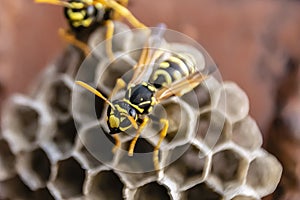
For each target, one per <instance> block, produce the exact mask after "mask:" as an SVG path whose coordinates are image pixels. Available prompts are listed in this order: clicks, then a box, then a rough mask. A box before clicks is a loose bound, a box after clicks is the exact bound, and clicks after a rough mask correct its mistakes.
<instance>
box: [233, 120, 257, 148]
mask: <svg viewBox="0 0 300 200" xmlns="http://www.w3.org/2000/svg"><path fill="white" fill-rule="evenodd" d="M232 129H233V130H232V140H233V141H234V142H235V143H236V144H238V145H239V146H241V147H243V148H246V149H248V150H250V151H254V150H255V149H258V148H259V147H260V146H261V145H262V135H261V132H260V130H259V128H258V126H257V124H256V122H255V121H254V120H253V119H252V118H251V117H249V116H248V117H246V118H245V119H243V120H241V121H239V122H237V123H235V124H234V125H233V128H232Z"/></svg>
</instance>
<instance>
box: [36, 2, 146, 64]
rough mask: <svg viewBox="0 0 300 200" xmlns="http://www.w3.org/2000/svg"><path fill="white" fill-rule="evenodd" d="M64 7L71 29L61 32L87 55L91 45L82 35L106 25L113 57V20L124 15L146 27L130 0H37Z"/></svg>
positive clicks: (108, 47)
mask: <svg viewBox="0 0 300 200" xmlns="http://www.w3.org/2000/svg"><path fill="white" fill-rule="evenodd" d="M35 2H37V3H48V4H53V5H59V6H63V7H64V14H65V17H66V19H67V20H68V23H69V26H70V29H71V30H64V29H60V30H59V34H60V35H61V36H62V37H63V38H64V39H65V40H66V41H67V42H69V43H71V44H73V45H74V46H76V47H78V48H80V49H81V50H83V52H84V53H85V54H86V55H87V54H89V52H90V49H89V47H88V46H87V45H86V44H85V42H84V41H82V40H83V39H82V35H86V34H89V33H91V32H92V31H93V30H95V28H97V27H99V26H103V25H104V26H106V27H107V31H106V39H107V40H108V42H107V47H106V51H107V54H108V55H109V57H110V58H113V53H112V44H111V38H112V36H113V33H114V23H113V20H119V19H120V18H122V17H124V18H126V19H127V20H128V22H129V23H130V24H131V25H132V26H133V27H135V28H146V26H145V25H144V24H142V23H141V22H139V21H138V20H137V19H136V18H135V17H134V16H133V15H132V13H131V12H130V11H129V10H128V9H127V8H126V7H127V5H128V0H35Z"/></svg>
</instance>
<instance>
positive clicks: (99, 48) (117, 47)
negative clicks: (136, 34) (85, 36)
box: [88, 21, 132, 59]
mask: <svg viewBox="0 0 300 200" xmlns="http://www.w3.org/2000/svg"><path fill="white" fill-rule="evenodd" d="M113 23H114V24H115V29H114V37H113V39H112V51H113V52H114V53H116V52H119V51H121V52H122V51H125V50H126V49H128V47H129V45H130V43H131V38H132V33H131V31H130V29H129V27H128V26H127V25H125V24H124V23H120V22H117V21H114V22H113ZM121 32H123V33H121ZM120 33H121V34H120ZM105 35H106V26H103V27H100V28H98V29H97V30H96V31H95V32H94V33H92V34H91V36H90V37H89V40H88V44H89V46H90V48H91V49H93V52H92V54H93V55H94V56H96V57H97V58H99V59H103V58H104V59H106V58H107V57H108V56H107V52H106V49H105V48H106V44H107V42H106V37H105Z"/></svg>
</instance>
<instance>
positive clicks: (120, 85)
mask: <svg viewBox="0 0 300 200" xmlns="http://www.w3.org/2000/svg"><path fill="white" fill-rule="evenodd" d="M125 87H126V83H125V81H124V80H123V79H122V78H118V79H117V82H116V85H115V87H114V89H113V90H112V92H111V94H110V95H109V98H108V99H111V98H112V97H114V96H115V95H116V94H117V92H118V91H120V90H121V89H123V88H125Z"/></svg>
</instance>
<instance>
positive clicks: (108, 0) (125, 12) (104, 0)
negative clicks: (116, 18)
mask: <svg viewBox="0 0 300 200" xmlns="http://www.w3.org/2000/svg"><path fill="white" fill-rule="evenodd" d="M94 1H95V2H98V3H101V4H102V5H104V6H107V7H109V8H112V9H113V10H115V11H116V12H118V13H119V14H120V15H121V16H123V17H125V18H126V19H127V20H128V22H129V23H130V24H131V25H132V26H134V27H136V28H147V27H146V26H145V25H144V24H142V23H141V22H140V21H139V20H137V19H136V18H135V17H134V16H133V15H132V13H131V12H130V11H129V10H128V9H127V8H125V7H124V6H122V5H121V4H119V3H117V2H116V1H112V0H94Z"/></svg>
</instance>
